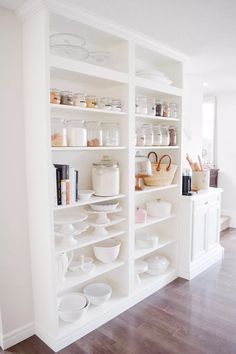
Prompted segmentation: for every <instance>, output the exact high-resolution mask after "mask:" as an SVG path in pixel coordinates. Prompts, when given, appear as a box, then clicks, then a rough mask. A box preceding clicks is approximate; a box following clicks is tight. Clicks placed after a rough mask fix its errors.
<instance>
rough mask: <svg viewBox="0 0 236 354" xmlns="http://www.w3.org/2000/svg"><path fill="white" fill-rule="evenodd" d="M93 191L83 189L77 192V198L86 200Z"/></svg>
mask: <svg viewBox="0 0 236 354" xmlns="http://www.w3.org/2000/svg"><path fill="white" fill-rule="evenodd" d="M94 193H95V192H94V191H92V190H90V189H83V190H80V191H79V192H78V195H79V200H81V201H83V202H87V201H88V200H89V199H90V198H91V196H92V195H93V194H94Z"/></svg>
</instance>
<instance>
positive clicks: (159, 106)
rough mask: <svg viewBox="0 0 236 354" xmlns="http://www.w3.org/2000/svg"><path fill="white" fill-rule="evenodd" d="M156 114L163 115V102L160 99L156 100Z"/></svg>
mask: <svg viewBox="0 0 236 354" xmlns="http://www.w3.org/2000/svg"><path fill="white" fill-rule="evenodd" d="M156 116H157V117H163V104H162V102H161V101H160V100H156Z"/></svg>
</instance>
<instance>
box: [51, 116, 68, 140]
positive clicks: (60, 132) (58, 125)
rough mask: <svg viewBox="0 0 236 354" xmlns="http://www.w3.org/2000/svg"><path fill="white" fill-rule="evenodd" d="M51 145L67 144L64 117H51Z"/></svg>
mask: <svg viewBox="0 0 236 354" xmlns="http://www.w3.org/2000/svg"><path fill="white" fill-rule="evenodd" d="M51 144H52V146H67V121H66V120H65V119H58V118H54V119H52V134H51Z"/></svg>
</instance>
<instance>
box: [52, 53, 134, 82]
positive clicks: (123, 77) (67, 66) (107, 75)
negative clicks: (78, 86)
mask: <svg viewBox="0 0 236 354" xmlns="http://www.w3.org/2000/svg"><path fill="white" fill-rule="evenodd" d="M50 66H51V68H54V69H57V70H62V71H67V72H71V73H73V74H82V75H86V76H90V77H94V78H98V79H104V80H109V81H112V82H118V83H123V84H127V83H128V82H129V77H128V74H125V73H122V72H119V71H116V70H111V69H107V68H105V67H102V66H97V65H94V64H90V63H86V62H84V61H79V60H73V59H69V58H65V57H61V56H58V55H52V54H51V55H50ZM68 78H69V79H70V78H71V76H70V75H69V76H68Z"/></svg>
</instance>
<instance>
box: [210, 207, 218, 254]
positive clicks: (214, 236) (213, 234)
mask: <svg viewBox="0 0 236 354" xmlns="http://www.w3.org/2000/svg"><path fill="white" fill-rule="evenodd" d="M219 219H220V205H219V203H215V204H213V205H210V206H209V209H208V215H207V247H208V248H210V247H211V246H214V245H215V244H216V243H218V242H219Z"/></svg>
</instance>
